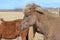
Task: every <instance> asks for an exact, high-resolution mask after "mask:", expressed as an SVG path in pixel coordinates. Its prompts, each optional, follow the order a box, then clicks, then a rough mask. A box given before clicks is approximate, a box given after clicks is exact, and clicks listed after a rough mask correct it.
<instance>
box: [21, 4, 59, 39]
mask: <svg viewBox="0 0 60 40" xmlns="http://www.w3.org/2000/svg"><path fill="white" fill-rule="evenodd" d="M36 7H38V6H36V5H35V4H33V5H32V6H31V7H30V8H29V9H28V10H27V11H25V12H24V14H25V16H24V18H23V21H22V22H21V25H20V29H21V30H25V29H28V28H29V27H30V26H33V25H36V26H35V27H36V28H37V31H39V32H40V33H42V34H43V35H44V40H60V16H58V17H55V16H52V15H51V14H49V12H48V11H45V10H43V9H42V8H40V7H39V8H40V10H36Z"/></svg>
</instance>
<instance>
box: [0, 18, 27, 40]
mask: <svg viewBox="0 0 60 40" xmlns="http://www.w3.org/2000/svg"><path fill="white" fill-rule="evenodd" d="M0 21H1V22H0V38H6V39H13V38H16V37H17V36H21V38H22V40H26V36H27V33H28V29H26V30H23V31H22V30H20V29H19V27H20V23H21V21H22V19H17V20H13V21H5V20H3V19H0Z"/></svg>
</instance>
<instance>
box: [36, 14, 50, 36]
mask: <svg viewBox="0 0 60 40" xmlns="http://www.w3.org/2000/svg"><path fill="white" fill-rule="evenodd" d="M36 26H37V28H38V29H39V30H38V31H40V32H41V33H43V34H44V35H47V33H48V31H49V26H51V25H50V24H49V21H48V18H47V15H39V14H38V15H37V20H36Z"/></svg>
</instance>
